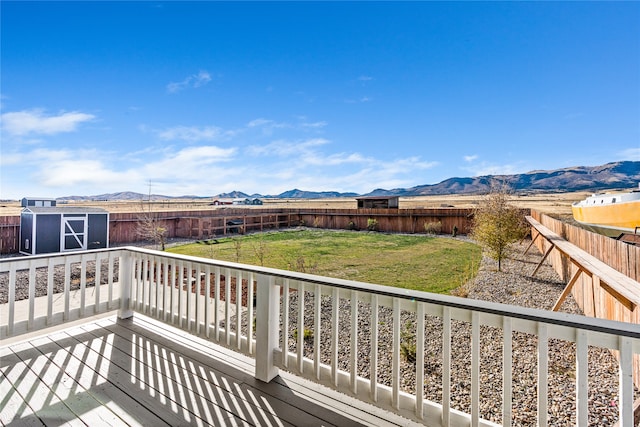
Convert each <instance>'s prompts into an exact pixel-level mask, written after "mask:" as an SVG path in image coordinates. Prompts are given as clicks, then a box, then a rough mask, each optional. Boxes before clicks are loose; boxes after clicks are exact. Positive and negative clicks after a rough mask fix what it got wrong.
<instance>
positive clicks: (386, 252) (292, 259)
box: [167, 230, 482, 293]
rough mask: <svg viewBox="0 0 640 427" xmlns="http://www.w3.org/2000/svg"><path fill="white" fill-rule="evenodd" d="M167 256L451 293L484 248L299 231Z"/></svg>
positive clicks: (420, 238)
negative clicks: (211, 260)
mask: <svg viewBox="0 0 640 427" xmlns="http://www.w3.org/2000/svg"><path fill="white" fill-rule="evenodd" d="M167 251H168V252H173V253H179V254H185V255H194V256H199V257H205V258H214V259H219V260H224V261H234V262H240V263H244V264H253V265H263V266H265V267H273V268H279V269H284V270H293V271H301V272H306V273H312V274H319V275H322V276H328V277H336V278H341V279H349V280H358V281H362V282H369V283H376V284H380V285H387V286H397V287H401V288H409V289H415V290H420V291H427V292H436V293H448V292H450V291H451V290H452V289H455V288H457V287H459V286H460V285H462V284H464V283H465V282H466V281H467V280H469V279H470V278H472V277H473V276H474V275H475V273H476V272H477V271H478V266H479V265H480V259H481V256H482V255H481V252H482V251H481V249H480V247H479V246H477V245H475V244H472V243H467V242H462V241H459V240H453V239H446V238H436V237H427V236H425V235H415V236H407V235H394V234H391V235H390V234H382V233H363V232H350V231H328V230H296V231H282V232H270V233H262V234H253V235H248V236H238V237H234V238H221V239H217V240H215V241H213V240H210V241H206V242H198V243H192V244H187V245H181V246H176V247H173V248H170V249H167Z"/></svg>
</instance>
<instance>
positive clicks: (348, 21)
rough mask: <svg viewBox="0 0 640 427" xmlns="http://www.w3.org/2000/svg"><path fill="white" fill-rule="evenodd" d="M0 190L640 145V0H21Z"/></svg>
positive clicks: (321, 173)
mask: <svg viewBox="0 0 640 427" xmlns="http://www.w3.org/2000/svg"><path fill="white" fill-rule="evenodd" d="M0 8H1V10H0V12H1V19H2V21H1V24H2V25H1V61H2V62H1V64H0V67H1V80H0V82H1V87H0V96H1V108H2V125H1V132H2V134H1V137H2V146H1V167H2V170H1V176H0V178H1V187H0V198H3V199H5V198H13V199H17V198H21V197H24V196H41V197H42V196H46V197H62V196H69V195H96V194H101V193H107V192H116V191H137V192H141V193H147V192H148V191H149V186H150V185H151V191H152V192H153V193H156V194H165V195H171V196H179V195H186V194H194V195H200V196H210V195H216V194H219V193H222V192H228V191H232V190H239V191H243V192H246V193H249V194H251V193H261V194H278V193H280V192H283V191H286V190H290V189H293V188H299V189H302V190H308V191H342V192H346V191H351V192H357V193H360V194H363V193H367V192H370V191H372V190H374V189H376V188H385V189H391V188H399V187H412V186H416V185H423V184H435V183H438V182H440V181H442V180H444V179H447V178H451V177H465V176H479V175H486V174H503V173H504V174H511V173H523V172H528V171H531V170H539V169H556V168H562V167H569V166H593V165H599V164H604V163H607V162H612V161H619V160H640V25H638V22H640V3H639V2H531V3H530V2H486V3H485V2H444V3H437V2H408V3H398V2H393V3H385V2H376V3H367V2H354V3H342V2H320V3H311V2H301V3H295V2H283V3H270V2H258V3H249V2H234V3H222V2H152V1H148V2H125V1H122V2H64V3H58V2H11V1H2V2H1V3H0Z"/></svg>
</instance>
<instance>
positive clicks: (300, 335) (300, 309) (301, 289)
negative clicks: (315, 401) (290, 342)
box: [296, 282, 305, 373]
mask: <svg viewBox="0 0 640 427" xmlns="http://www.w3.org/2000/svg"><path fill="white" fill-rule="evenodd" d="M304 312H305V303H304V282H300V284H299V285H298V342H297V344H296V350H297V352H298V360H297V362H298V371H299V372H300V373H302V372H303V367H304Z"/></svg>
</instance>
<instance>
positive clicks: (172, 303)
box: [169, 261, 178, 324]
mask: <svg viewBox="0 0 640 427" xmlns="http://www.w3.org/2000/svg"><path fill="white" fill-rule="evenodd" d="M177 280H178V263H177V262H175V261H173V262H172V263H171V280H170V281H169V286H170V288H169V322H170V323H171V324H175V317H174V313H175V312H176V308H177V306H176V300H177V296H176V281H177Z"/></svg>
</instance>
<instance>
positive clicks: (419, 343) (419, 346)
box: [416, 302, 425, 420]
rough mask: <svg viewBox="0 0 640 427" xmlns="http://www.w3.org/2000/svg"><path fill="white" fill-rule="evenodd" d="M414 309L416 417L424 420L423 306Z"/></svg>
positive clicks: (419, 304) (420, 304) (421, 304)
mask: <svg viewBox="0 0 640 427" xmlns="http://www.w3.org/2000/svg"><path fill="white" fill-rule="evenodd" d="M417 304H418V306H417V308H416V316H417V318H418V321H417V322H416V416H417V417H418V418H419V419H421V420H422V419H424V404H423V401H424V338H425V337H424V326H425V325H424V304H423V303H421V302H419V303H417Z"/></svg>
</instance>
